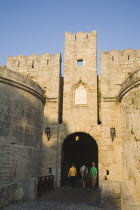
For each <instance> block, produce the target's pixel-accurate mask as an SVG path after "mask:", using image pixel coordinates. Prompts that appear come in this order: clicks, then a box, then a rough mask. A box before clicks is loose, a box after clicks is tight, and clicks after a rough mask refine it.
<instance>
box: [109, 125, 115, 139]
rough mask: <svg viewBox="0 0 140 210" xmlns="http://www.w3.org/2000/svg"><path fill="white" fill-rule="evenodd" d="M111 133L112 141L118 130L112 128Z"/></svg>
mask: <svg viewBox="0 0 140 210" xmlns="http://www.w3.org/2000/svg"><path fill="white" fill-rule="evenodd" d="M110 135H111V139H112V141H114V137H115V136H116V130H115V128H110Z"/></svg>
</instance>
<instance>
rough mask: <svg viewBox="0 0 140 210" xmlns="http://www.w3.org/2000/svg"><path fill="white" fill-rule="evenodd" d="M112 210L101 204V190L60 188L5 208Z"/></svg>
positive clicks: (8, 209) (17, 209)
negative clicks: (35, 198)
mask: <svg viewBox="0 0 140 210" xmlns="http://www.w3.org/2000/svg"><path fill="white" fill-rule="evenodd" d="M103 209H104V210H112V208H111V207H105V206H102V205H100V204H99V190H98V189H96V190H92V189H86V190H82V189H80V188H75V189H71V188H60V189H56V190H53V191H51V192H49V193H47V194H45V195H43V196H42V197H41V198H39V199H38V200H36V201H33V202H28V203H26V202H24V203H18V204H13V205H10V206H7V207H4V208H3V210H103Z"/></svg>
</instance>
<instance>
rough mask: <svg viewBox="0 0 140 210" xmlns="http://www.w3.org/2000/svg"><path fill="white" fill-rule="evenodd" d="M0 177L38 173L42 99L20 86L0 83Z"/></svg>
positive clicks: (19, 176)
mask: <svg viewBox="0 0 140 210" xmlns="http://www.w3.org/2000/svg"><path fill="white" fill-rule="evenodd" d="M0 93H1V97H0V153H1V158H0V169H1V173H0V180H1V181H12V180H16V179H24V178H25V177H33V176H35V177H36V176H38V175H39V174H40V150H41V143H42V142H41V140H42V138H41V135H42V123H43V122H42V119H43V107H44V105H43V101H41V100H40V98H38V97H37V96H35V95H33V94H31V93H30V92H28V91H25V90H23V89H20V88H17V87H14V86H11V85H9V84H6V83H0Z"/></svg>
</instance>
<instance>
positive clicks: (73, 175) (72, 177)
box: [68, 164, 77, 188]
mask: <svg viewBox="0 0 140 210" xmlns="http://www.w3.org/2000/svg"><path fill="white" fill-rule="evenodd" d="M76 176H77V170H76V167H75V165H74V164H72V167H71V168H70V169H69V173H68V177H69V178H70V182H71V187H72V188H73V187H75V181H76Z"/></svg>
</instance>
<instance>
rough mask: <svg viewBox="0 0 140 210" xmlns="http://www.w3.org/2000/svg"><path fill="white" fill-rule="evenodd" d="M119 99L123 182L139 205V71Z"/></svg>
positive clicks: (122, 90) (131, 78) (127, 83)
mask: <svg viewBox="0 0 140 210" xmlns="http://www.w3.org/2000/svg"><path fill="white" fill-rule="evenodd" d="M119 99H120V100H121V125H122V140H123V153H122V154H123V175H124V181H125V185H126V187H127V189H128V191H129V194H130V196H132V198H133V199H134V200H135V201H136V202H138V203H139V205H140V129H139V125H140V71H136V72H134V73H133V74H132V75H130V77H129V78H128V79H127V80H126V81H125V83H124V84H123V86H122V89H121V91H120V96H119ZM133 203H134V202H133Z"/></svg>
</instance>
